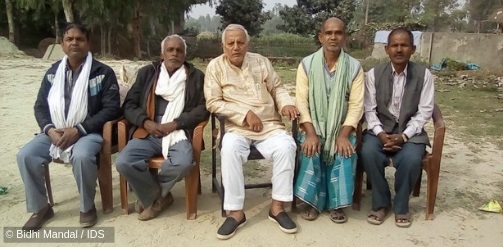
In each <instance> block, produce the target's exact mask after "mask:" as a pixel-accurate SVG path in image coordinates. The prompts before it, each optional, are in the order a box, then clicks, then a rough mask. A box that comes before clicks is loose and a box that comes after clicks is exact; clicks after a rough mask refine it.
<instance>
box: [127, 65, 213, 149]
mask: <svg viewBox="0 0 503 247" xmlns="http://www.w3.org/2000/svg"><path fill="white" fill-rule="evenodd" d="M184 66H186V69H187V81H186V88H185V106H184V108H183V112H182V113H181V114H180V116H179V117H178V118H175V119H174V121H175V122H176V123H177V126H178V129H183V130H185V132H187V134H188V136H187V137H188V138H189V139H191V137H192V133H193V131H194V128H195V127H196V126H197V125H198V124H199V123H201V122H203V121H205V120H207V119H208V117H209V116H210V113H209V112H208V110H206V100H205V98H204V88H203V86H204V73H203V72H202V71H201V70H199V69H197V68H196V67H194V65H192V64H191V63H188V62H185V63H184ZM160 68H161V63H159V62H156V63H152V64H149V65H146V66H145V67H143V68H141V69H140V70H139V71H138V76H137V77H136V81H135V83H134V84H133V86H132V87H131V89H130V90H129V92H128V94H127V96H126V99H125V100H124V104H123V105H122V107H123V109H124V116H125V117H126V119H127V120H128V121H129V122H130V123H132V124H133V125H135V126H132V128H131V131H130V134H131V133H133V132H134V131H135V130H136V128H137V127H139V126H140V127H141V126H143V122H144V121H145V120H147V119H148V117H147V110H146V109H147V98H148V95H149V94H150V92H151V90H152V86H153V84H154V82H155V81H156V80H157V78H158V76H159V72H160ZM168 104H169V103H168ZM150 120H153V121H154V119H150Z"/></svg>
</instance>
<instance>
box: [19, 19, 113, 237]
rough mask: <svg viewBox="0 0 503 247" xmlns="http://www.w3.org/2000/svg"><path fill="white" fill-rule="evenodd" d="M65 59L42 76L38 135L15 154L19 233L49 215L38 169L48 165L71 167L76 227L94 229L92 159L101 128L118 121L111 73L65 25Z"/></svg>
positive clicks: (80, 30)
mask: <svg viewBox="0 0 503 247" xmlns="http://www.w3.org/2000/svg"><path fill="white" fill-rule="evenodd" d="M61 45H62V47H63V51H64V52H65V54H66V56H65V57H64V58H63V59H62V60H61V61H58V62H56V63H55V64H53V65H52V67H51V68H50V69H49V70H48V71H47V73H46V74H45V76H44V78H43V80H42V85H41V87H40V90H39V92H38V97H37V100H36V102H35V107H34V108H35V118H36V120H37V123H38V125H39V127H40V129H41V133H40V134H37V135H36V136H35V138H34V139H33V140H31V141H30V142H29V143H27V144H26V145H24V146H23V147H22V148H21V150H19V153H18V154H17V163H18V167H19V171H20V173H21V177H22V179H23V182H24V186H25V192H26V206H27V209H28V212H33V213H34V214H33V215H32V216H31V217H30V219H29V220H28V222H26V224H25V225H24V227H23V229H25V230H38V229H40V228H41V227H42V225H43V224H44V223H45V222H46V221H47V220H48V219H50V218H51V217H52V216H53V215H54V211H53V210H52V207H51V206H50V205H49V204H48V203H47V195H46V188H45V185H44V174H45V173H44V168H43V166H46V165H48V164H49V163H50V162H51V160H56V159H57V160H61V161H64V162H65V163H70V164H71V165H72V170H73V174H74V176H75V180H76V181H77V186H78V190H79V193H80V225H81V226H82V227H91V226H93V225H95V224H96V221H97V215H96V208H95V206H94V196H95V194H96V179H97V170H98V167H97V164H96V155H97V154H98V152H99V151H100V150H101V146H102V143H103V137H102V127H103V125H104V124H105V122H107V121H109V120H113V119H115V118H117V117H119V116H120V114H121V109H120V97H119V86H118V84H117V79H116V77H115V74H114V71H113V70H112V69H111V68H110V67H108V66H107V65H105V64H102V63H100V62H98V61H96V60H94V59H93V58H92V55H91V53H90V52H89V51H90V49H89V32H88V30H87V29H86V28H85V27H83V26H81V25H79V24H74V23H70V24H69V25H67V27H66V28H65V29H64V31H63V41H62V43H61Z"/></svg>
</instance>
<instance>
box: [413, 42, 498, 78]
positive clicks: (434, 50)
mask: <svg viewBox="0 0 503 247" xmlns="http://www.w3.org/2000/svg"><path fill="white" fill-rule="evenodd" d="M430 43H431V45H430ZM421 47H422V49H421V57H422V58H423V59H425V60H426V61H430V64H431V63H433V64H438V63H439V62H440V61H441V60H442V59H443V58H450V59H453V60H456V61H459V62H464V63H468V62H471V63H476V64H477V65H479V66H480V68H481V69H486V70H489V71H501V70H503V35H502V34H480V33H479V34H477V33H424V34H423V36H422V39H421ZM430 47H431V52H430ZM430 54H431V55H430Z"/></svg>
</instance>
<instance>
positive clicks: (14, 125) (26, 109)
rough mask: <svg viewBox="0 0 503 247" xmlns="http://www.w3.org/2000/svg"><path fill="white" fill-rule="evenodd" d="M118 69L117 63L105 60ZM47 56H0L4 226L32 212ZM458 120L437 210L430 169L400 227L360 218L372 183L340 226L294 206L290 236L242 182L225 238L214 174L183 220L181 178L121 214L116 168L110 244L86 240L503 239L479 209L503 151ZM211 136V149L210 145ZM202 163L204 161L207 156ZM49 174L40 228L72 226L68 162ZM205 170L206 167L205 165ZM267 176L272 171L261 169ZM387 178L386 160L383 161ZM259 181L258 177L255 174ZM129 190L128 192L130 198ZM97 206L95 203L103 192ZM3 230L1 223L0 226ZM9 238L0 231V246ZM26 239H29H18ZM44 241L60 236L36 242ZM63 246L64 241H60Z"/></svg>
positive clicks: (501, 195)
mask: <svg viewBox="0 0 503 247" xmlns="http://www.w3.org/2000/svg"><path fill="white" fill-rule="evenodd" d="M105 62H106V63H107V64H109V65H110V66H112V67H113V68H114V69H116V70H117V71H118V69H119V68H120V66H121V64H122V63H123V61H105ZM51 63H52V62H51V61H44V60H40V59H35V58H0V109H1V110H0V130H1V133H2V134H1V135H0V145H1V146H2V148H3V151H2V152H0V174H1V175H0V186H5V187H8V193H7V194H5V195H0V222H1V223H0V224H1V226H3V227H11V226H12V227H20V226H22V225H23V224H24V222H25V221H26V220H27V219H28V218H29V216H30V215H29V214H28V213H26V206H25V195H24V187H23V182H22V180H21V177H20V176H19V171H18V168H17V165H16V159H15V156H16V153H17V152H18V150H19V148H20V147H21V146H22V145H23V144H24V143H26V142H27V141H29V140H31V138H33V134H34V133H36V132H37V131H39V129H38V127H37V124H36V122H35V118H34V115H33V103H34V101H35V98H36V94H37V91H38V89H39V86H40V82H41V79H42V76H43V75H44V73H45V71H46V70H47V69H48V68H49V66H50V64H51ZM455 129H456V126H454V125H453V123H452V122H450V121H449V119H447V135H446V139H445V147H444V155H443V159H442V165H441V173H440V183H439V188H438V195H437V203H436V208H435V215H436V218H435V220H433V221H425V219H424V218H425V213H424V210H425V191H426V181H425V180H426V176H423V186H422V190H421V194H420V196H419V197H417V198H412V199H411V203H410V208H411V213H412V217H413V224H412V226H411V227H410V228H408V229H399V228H397V227H396V226H395V224H394V221H393V218H392V217H390V218H388V220H386V221H385V222H384V223H383V225H381V226H374V225H370V224H368V223H367V222H366V214H367V212H368V210H369V208H370V193H371V192H370V191H365V190H364V198H363V201H362V210H361V211H354V210H351V209H347V210H346V212H347V214H348V217H349V221H348V222H347V223H346V224H342V225H336V224H334V223H332V222H331V221H330V219H329V217H328V215H326V214H324V215H322V216H321V217H320V218H318V219H317V220H316V221H313V222H308V221H305V220H303V219H302V218H300V217H299V215H298V214H296V213H293V214H292V215H293V218H294V220H295V221H296V222H297V224H298V226H299V231H298V233H297V234H294V235H287V234H284V233H282V232H281V231H280V230H279V229H278V227H277V226H276V225H275V224H273V223H271V222H270V221H269V220H268V219H267V212H268V209H269V204H270V190H268V189H258V190H248V191H247V192H246V193H247V197H246V205H245V210H246V214H247V218H248V224H247V225H246V226H245V227H244V228H242V229H241V230H239V231H238V233H237V234H236V236H235V237H234V238H232V239H231V240H228V241H219V240H218V239H217V238H216V236H215V235H216V231H217V229H218V226H219V225H220V224H221V223H223V221H224V218H222V217H221V216H220V204H219V199H218V196H217V195H216V194H213V193H211V182H210V174H208V173H207V172H203V173H202V177H201V180H202V188H203V189H202V195H201V196H200V197H199V206H198V217H197V219H196V220H194V221H187V220H186V219H185V201H184V183H179V184H177V185H176V186H175V188H174V191H173V194H174V197H175V203H174V204H173V205H172V206H171V207H170V208H169V209H168V210H166V211H165V212H163V213H162V214H161V215H160V216H159V217H158V218H156V219H154V220H151V221H148V222H140V221H138V220H137V218H136V216H137V215H136V214H135V213H131V214H130V215H123V214H122V212H121V210H120V200H119V176H118V173H117V172H116V171H115V168H114V171H113V180H114V181H113V182H114V191H113V192H114V206H115V208H114V211H113V213H111V214H107V215H104V214H103V213H102V211H101V210H99V211H98V217H99V221H98V224H97V225H96V226H97V227H102V226H109V227H114V229H115V241H114V244H101V243H100V244H83V245H86V246H87V245H89V246H101V245H105V246H108V245H120V246H140V245H141V246H158V245H162V246H389V247H393V246H494V247H497V246H503V227H502V226H503V214H495V213H485V212H481V211H479V210H478V207H480V206H482V205H483V204H485V203H487V202H488V201H489V200H490V199H497V200H503V162H502V161H501V158H502V157H503V151H502V150H498V149H497V148H496V146H494V145H492V144H489V143H483V142H481V143H468V144H466V143H464V142H463V140H460V139H459V138H458V137H457V135H455V131H454V130H455ZM209 148H210V147H209V145H208V144H207V151H206V152H209ZM203 166H204V167H208V166H209V164H203ZM50 170H51V178H52V180H51V181H52V186H53V193H54V199H55V202H56V205H55V207H54V210H55V213H56V215H55V217H54V218H53V219H51V220H50V222H49V223H48V224H47V225H46V226H78V220H79V210H78V205H79V200H78V192H77V187H76V185H75V182H74V179H73V175H72V172H71V169H70V167H69V166H63V165H60V164H51V165H50ZM203 171H208V169H207V168H206V169H203ZM262 175H264V178H262V179H261V180H262V181H264V179H265V180H267V177H269V174H268V173H267V172H264V173H262ZM387 175H388V177H389V178H390V179H391V178H392V176H393V170H392V168H389V169H387ZM255 179H260V178H255ZM133 197H134V196H131V197H130V204H131V205H130V206H132V204H133V202H134V199H133ZM96 206H97V208H98V209H101V202H100V195H99V190H98V193H97V195H96ZM2 232H3V231H2ZM7 245H8V246H11V245H12V246H14V245H19V246H23V244H6V243H4V236H3V234H2V237H1V240H0V246H7ZM24 245H26V244H24ZM42 245H47V246H54V245H56V246H57V245H65V244H42ZM66 245H69V244H66Z"/></svg>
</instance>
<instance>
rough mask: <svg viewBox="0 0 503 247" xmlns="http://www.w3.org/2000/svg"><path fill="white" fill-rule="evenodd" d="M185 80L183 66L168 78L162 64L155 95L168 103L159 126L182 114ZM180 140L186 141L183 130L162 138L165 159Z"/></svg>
mask: <svg viewBox="0 0 503 247" xmlns="http://www.w3.org/2000/svg"><path fill="white" fill-rule="evenodd" d="M186 80H187V74H186V72H185V67H184V66H183V65H182V67H180V68H179V69H178V70H177V71H176V72H175V73H174V74H173V75H172V76H171V77H170V76H169V74H168V70H167V69H166V66H165V65H164V63H162V64H161V72H160V73H159V79H158V80H157V86H156V88H155V94H156V95H159V96H161V97H162V98H163V99H165V100H166V101H168V102H169V103H168V105H167V106H166V111H165V112H164V115H163V116H162V120H161V124H165V123H169V122H172V121H173V119H175V118H176V117H178V116H180V114H181V113H182V111H183V107H184V105H185V81H186ZM181 140H187V136H185V132H184V131H183V130H175V131H173V132H171V133H169V134H168V135H167V136H164V137H163V138H162V155H163V156H164V158H165V159H167V158H168V150H169V148H170V147H171V146H173V145H175V144H176V143H177V142H179V141H181Z"/></svg>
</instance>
